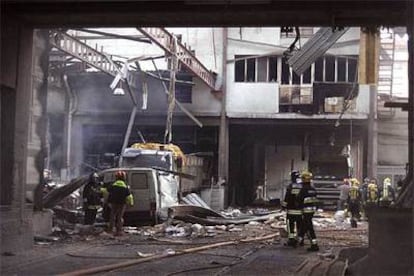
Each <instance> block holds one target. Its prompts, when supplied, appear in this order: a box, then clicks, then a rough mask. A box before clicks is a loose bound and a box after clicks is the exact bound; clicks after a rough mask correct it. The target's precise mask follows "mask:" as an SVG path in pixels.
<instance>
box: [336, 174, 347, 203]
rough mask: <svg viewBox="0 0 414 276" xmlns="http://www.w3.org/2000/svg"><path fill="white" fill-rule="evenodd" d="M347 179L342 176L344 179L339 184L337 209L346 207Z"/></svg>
mask: <svg viewBox="0 0 414 276" xmlns="http://www.w3.org/2000/svg"><path fill="white" fill-rule="evenodd" d="M349 188H350V185H349V179H348V178H344V181H343V182H342V185H341V186H339V191H340V193H339V199H338V207H337V210H338V211H341V210H345V209H346V208H347V206H346V205H347V202H348V196H349Z"/></svg>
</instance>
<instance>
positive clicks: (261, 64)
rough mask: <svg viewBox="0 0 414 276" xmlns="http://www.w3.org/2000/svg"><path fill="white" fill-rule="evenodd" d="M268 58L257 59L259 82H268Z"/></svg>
mask: <svg viewBox="0 0 414 276" xmlns="http://www.w3.org/2000/svg"><path fill="white" fill-rule="evenodd" d="M267 60H268V58H267V57H261V58H258V59H257V81H258V82H266V81H267Z"/></svg>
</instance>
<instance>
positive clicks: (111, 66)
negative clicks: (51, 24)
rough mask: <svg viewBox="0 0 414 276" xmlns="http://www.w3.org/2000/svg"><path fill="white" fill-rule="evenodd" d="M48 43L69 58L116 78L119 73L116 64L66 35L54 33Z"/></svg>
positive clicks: (118, 67) (118, 66)
mask: <svg viewBox="0 0 414 276" xmlns="http://www.w3.org/2000/svg"><path fill="white" fill-rule="evenodd" d="M49 42H50V44H51V45H52V46H53V47H55V48H57V49H59V50H61V51H62V52H65V53H66V54H68V55H69V56H72V57H75V58H77V59H79V60H81V61H83V62H85V63H86V64H88V65H90V66H92V67H94V68H96V69H98V70H100V71H103V72H105V73H107V74H109V75H112V76H116V75H117V74H118V72H120V68H121V66H120V65H118V64H116V63H115V62H114V61H113V60H112V59H111V58H110V57H109V56H108V55H106V54H104V53H103V52H102V51H99V50H97V49H94V48H92V47H91V46H89V45H87V44H86V43H83V42H82V41H80V40H78V39H76V38H74V37H73V36H70V35H68V34H66V33H63V32H60V31H54V32H53V33H52V34H51V36H50V38H49Z"/></svg>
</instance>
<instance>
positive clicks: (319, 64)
mask: <svg viewBox="0 0 414 276" xmlns="http://www.w3.org/2000/svg"><path fill="white" fill-rule="evenodd" d="M315 81H323V57H320V58H318V59H317V60H316V62H315Z"/></svg>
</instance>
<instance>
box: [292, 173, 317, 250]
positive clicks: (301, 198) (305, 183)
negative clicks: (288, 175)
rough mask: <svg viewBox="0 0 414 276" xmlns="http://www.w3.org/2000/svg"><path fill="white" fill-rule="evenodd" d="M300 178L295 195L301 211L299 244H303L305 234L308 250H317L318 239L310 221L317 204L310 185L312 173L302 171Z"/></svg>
mask: <svg viewBox="0 0 414 276" xmlns="http://www.w3.org/2000/svg"><path fill="white" fill-rule="evenodd" d="M301 179H302V188H301V189H300V191H299V194H298V196H297V200H298V206H299V208H300V209H301V210H302V212H303V222H302V229H301V231H300V233H299V245H303V242H304V237H305V234H307V236H308V237H309V239H310V240H311V247H309V248H308V251H319V246H318V241H317V239H316V235H315V230H314V229H313V222H312V218H313V215H314V213H315V211H316V207H317V204H318V199H317V198H316V190H315V188H314V187H313V186H312V185H311V182H312V173H311V172H309V171H304V172H302V174H301Z"/></svg>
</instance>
